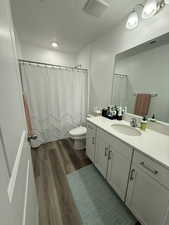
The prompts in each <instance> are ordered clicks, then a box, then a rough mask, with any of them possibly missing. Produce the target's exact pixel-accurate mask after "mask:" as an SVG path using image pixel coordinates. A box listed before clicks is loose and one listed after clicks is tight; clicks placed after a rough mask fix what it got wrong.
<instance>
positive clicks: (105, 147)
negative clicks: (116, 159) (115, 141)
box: [94, 128, 109, 178]
mask: <svg viewBox="0 0 169 225" xmlns="http://www.w3.org/2000/svg"><path fill="white" fill-rule="evenodd" d="M108 155H109V135H108V134H107V133H106V132H104V131H102V130H101V129H99V128H97V135H96V151H95V160H94V164H95V166H96V168H97V169H98V170H99V171H100V173H101V174H102V175H103V176H104V177H105V178H106V175H107V167H108Z"/></svg>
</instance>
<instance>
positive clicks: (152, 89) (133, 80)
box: [112, 34, 169, 122]
mask: <svg viewBox="0 0 169 225" xmlns="http://www.w3.org/2000/svg"><path fill="white" fill-rule="evenodd" d="M112 104H116V105H121V106H123V107H124V106H127V108H128V112H129V113H133V114H137V115H140V116H144V115H146V116H148V117H152V115H153V114H155V116H156V119H158V120H161V121H164V122H169V34H167V35H165V36H162V37H159V38H157V39H156V40H153V41H151V42H149V43H144V44H143V45H140V46H138V47H136V48H134V49H130V50H128V51H126V52H123V53H120V54H118V55H117V56H116V60H115V70H114V75H113V85H112Z"/></svg>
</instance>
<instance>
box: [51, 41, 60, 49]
mask: <svg viewBox="0 0 169 225" xmlns="http://www.w3.org/2000/svg"><path fill="white" fill-rule="evenodd" d="M51 45H52V47H53V48H57V47H58V46H59V45H58V43H57V42H55V41H54V42H52V43H51Z"/></svg>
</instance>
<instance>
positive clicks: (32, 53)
mask: <svg viewBox="0 0 169 225" xmlns="http://www.w3.org/2000/svg"><path fill="white" fill-rule="evenodd" d="M20 43H21V51H22V56H21V58H22V59H24V60H30V61H36V62H42V63H49V64H55V65H65V66H75V65H76V64H77V62H76V54H74V53H63V52H60V51H57V50H52V49H51V50H50V49H47V48H41V47H38V46H36V45H31V44H28V43H25V42H20Z"/></svg>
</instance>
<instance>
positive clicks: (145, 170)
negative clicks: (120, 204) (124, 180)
mask: <svg viewBox="0 0 169 225" xmlns="http://www.w3.org/2000/svg"><path fill="white" fill-rule="evenodd" d="M126 204H127V206H128V208H129V209H130V210H131V211H132V212H133V214H134V215H135V216H136V217H137V219H138V220H140V222H141V223H142V224H144V225H166V224H169V223H167V220H168V216H169V170H167V169H166V168H164V167H162V166H161V165H160V164H158V163H157V162H155V161H153V160H152V159H150V158H149V157H147V156H145V155H143V154H141V153H139V152H137V151H135V152H134V158H133V163H132V167H131V172H130V179H129V186H128V192H127V199H126Z"/></svg>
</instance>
